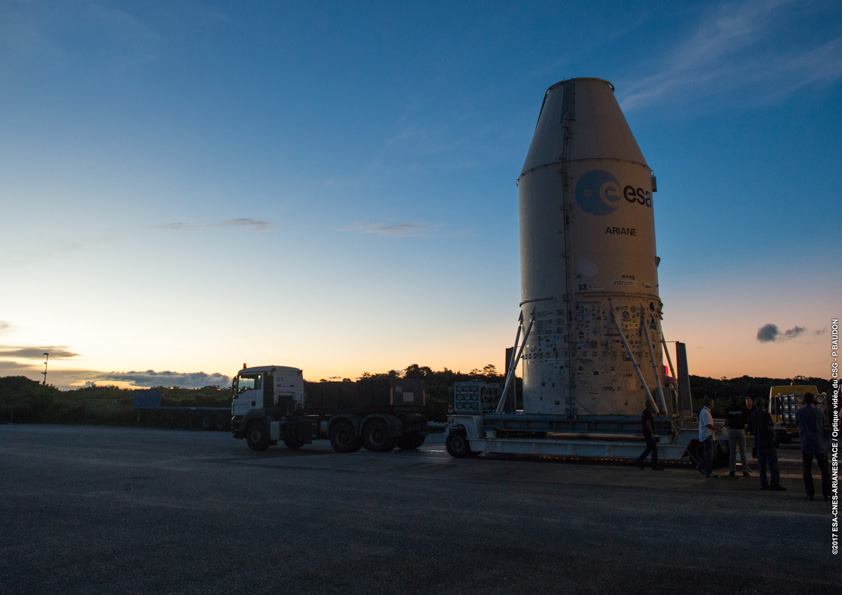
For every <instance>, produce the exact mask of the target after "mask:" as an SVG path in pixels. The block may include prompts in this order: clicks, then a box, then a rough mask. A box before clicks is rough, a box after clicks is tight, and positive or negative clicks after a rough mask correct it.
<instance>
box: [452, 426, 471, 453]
mask: <svg viewBox="0 0 842 595" xmlns="http://www.w3.org/2000/svg"><path fill="white" fill-rule="evenodd" d="M446 446H447V452H448V453H450V456H451V457H455V458H457V459H463V458H465V457H467V456H469V455H470V454H472V453H471V444H470V443H469V442H468V435H467V434H466V433H465V431H464V430H454V431H452V432H450V433H449V434H448V435H447V445H446Z"/></svg>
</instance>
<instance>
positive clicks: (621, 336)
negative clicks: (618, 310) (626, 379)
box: [608, 302, 661, 415]
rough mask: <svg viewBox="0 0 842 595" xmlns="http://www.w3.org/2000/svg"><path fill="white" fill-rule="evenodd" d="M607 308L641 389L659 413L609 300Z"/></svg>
mask: <svg viewBox="0 0 842 595" xmlns="http://www.w3.org/2000/svg"><path fill="white" fill-rule="evenodd" d="M608 306H609V308H611V321H612V322H613V323H614V326H615V327H616V329H617V332H618V333H620V340H621V341H622V342H623V346H624V347H625V348H626V353H628V354H629V358H630V359H631V363H632V366H634V371H635V372H637V378H638V380H640V384H642V385H643V390H645V391H646V398H647V399H648V400H649V401H650V402H651V403H652V405H654V406H655V414H656V415H660V414H661V411H660V410H659V409H658V403H656V402H655V398H654V397H653V396H652V393H651V392H650V390H649V386H648V385H647V384H646V379H645V378H644V377H643V371H642V370H641V369H640V366H639V365H638V363H637V360H636V359H635V357H634V353H632V350H631V346H630V345H629V342H628V340H626V335H624V334H623V329H622V328H620V323H619V322H617V317H616V316H615V315H614V305H613V304H611V303H610V302H609V304H608Z"/></svg>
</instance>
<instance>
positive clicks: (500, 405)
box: [494, 311, 535, 413]
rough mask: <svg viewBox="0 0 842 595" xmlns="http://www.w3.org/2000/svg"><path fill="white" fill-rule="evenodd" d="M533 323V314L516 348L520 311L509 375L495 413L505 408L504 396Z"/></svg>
mask: <svg viewBox="0 0 842 595" xmlns="http://www.w3.org/2000/svg"><path fill="white" fill-rule="evenodd" d="M534 323H535V314H534V313H533V314H532V316H531V317H530V318H529V324H528V325H527V327H526V330H525V331H524V333H523V341H521V344H520V347H518V345H517V339H518V337H519V336H520V329H521V328H522V327H523V311H521V313H520V316H519V317H518V330H517V335H515V348H514V349H513V350H512V354H513V355H512V361H511V365H509V373H508V374H506V383H505V384H504V385H503V392H502V393H501V394H500V400H499V401H497V408H496V409H495V410H494V412H495V413H503V410H504V409H505V407H506V395H507V394H508V391H509V387H510V386H511V384H512V381H513V380H514V378H515V369H517V364H518V362H519V361H520V357H521V356H522V355H523V348H524V347H526V340H527V339H529V333H530V331H532V325H533V324H534Z"/></svg>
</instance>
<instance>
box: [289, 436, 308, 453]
mask: <svg viewBox="0 0 842 595" xmlns="http://www.w3.org/2000/svg"><path fill="white" fill-rule="evenodd" d="M284 444H286V446H287V448H288V449H290V450H298V449H299V448H301V447H302V446H304V443H303V442H302V441H301V440H299V439H298V438H297V437H296V436H287V437H286V438H284Z"/></svg>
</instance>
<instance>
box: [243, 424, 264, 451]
mask: <svg viewBox="0 0 842 595" xmlns="http://www.w3.org/2000/svg"><path fill="white" fill-rule="evenodd" d="M246 442H247V443H248V445H249V448H250V449H252V450H256V451H263V450H266V449H267V448H269V436H268V434H267V432H266V426H265V425H264V424H262V423H261V422H254V423H251V424H250V425H249V427H248V429H247V430H246Z"/></svg>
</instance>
